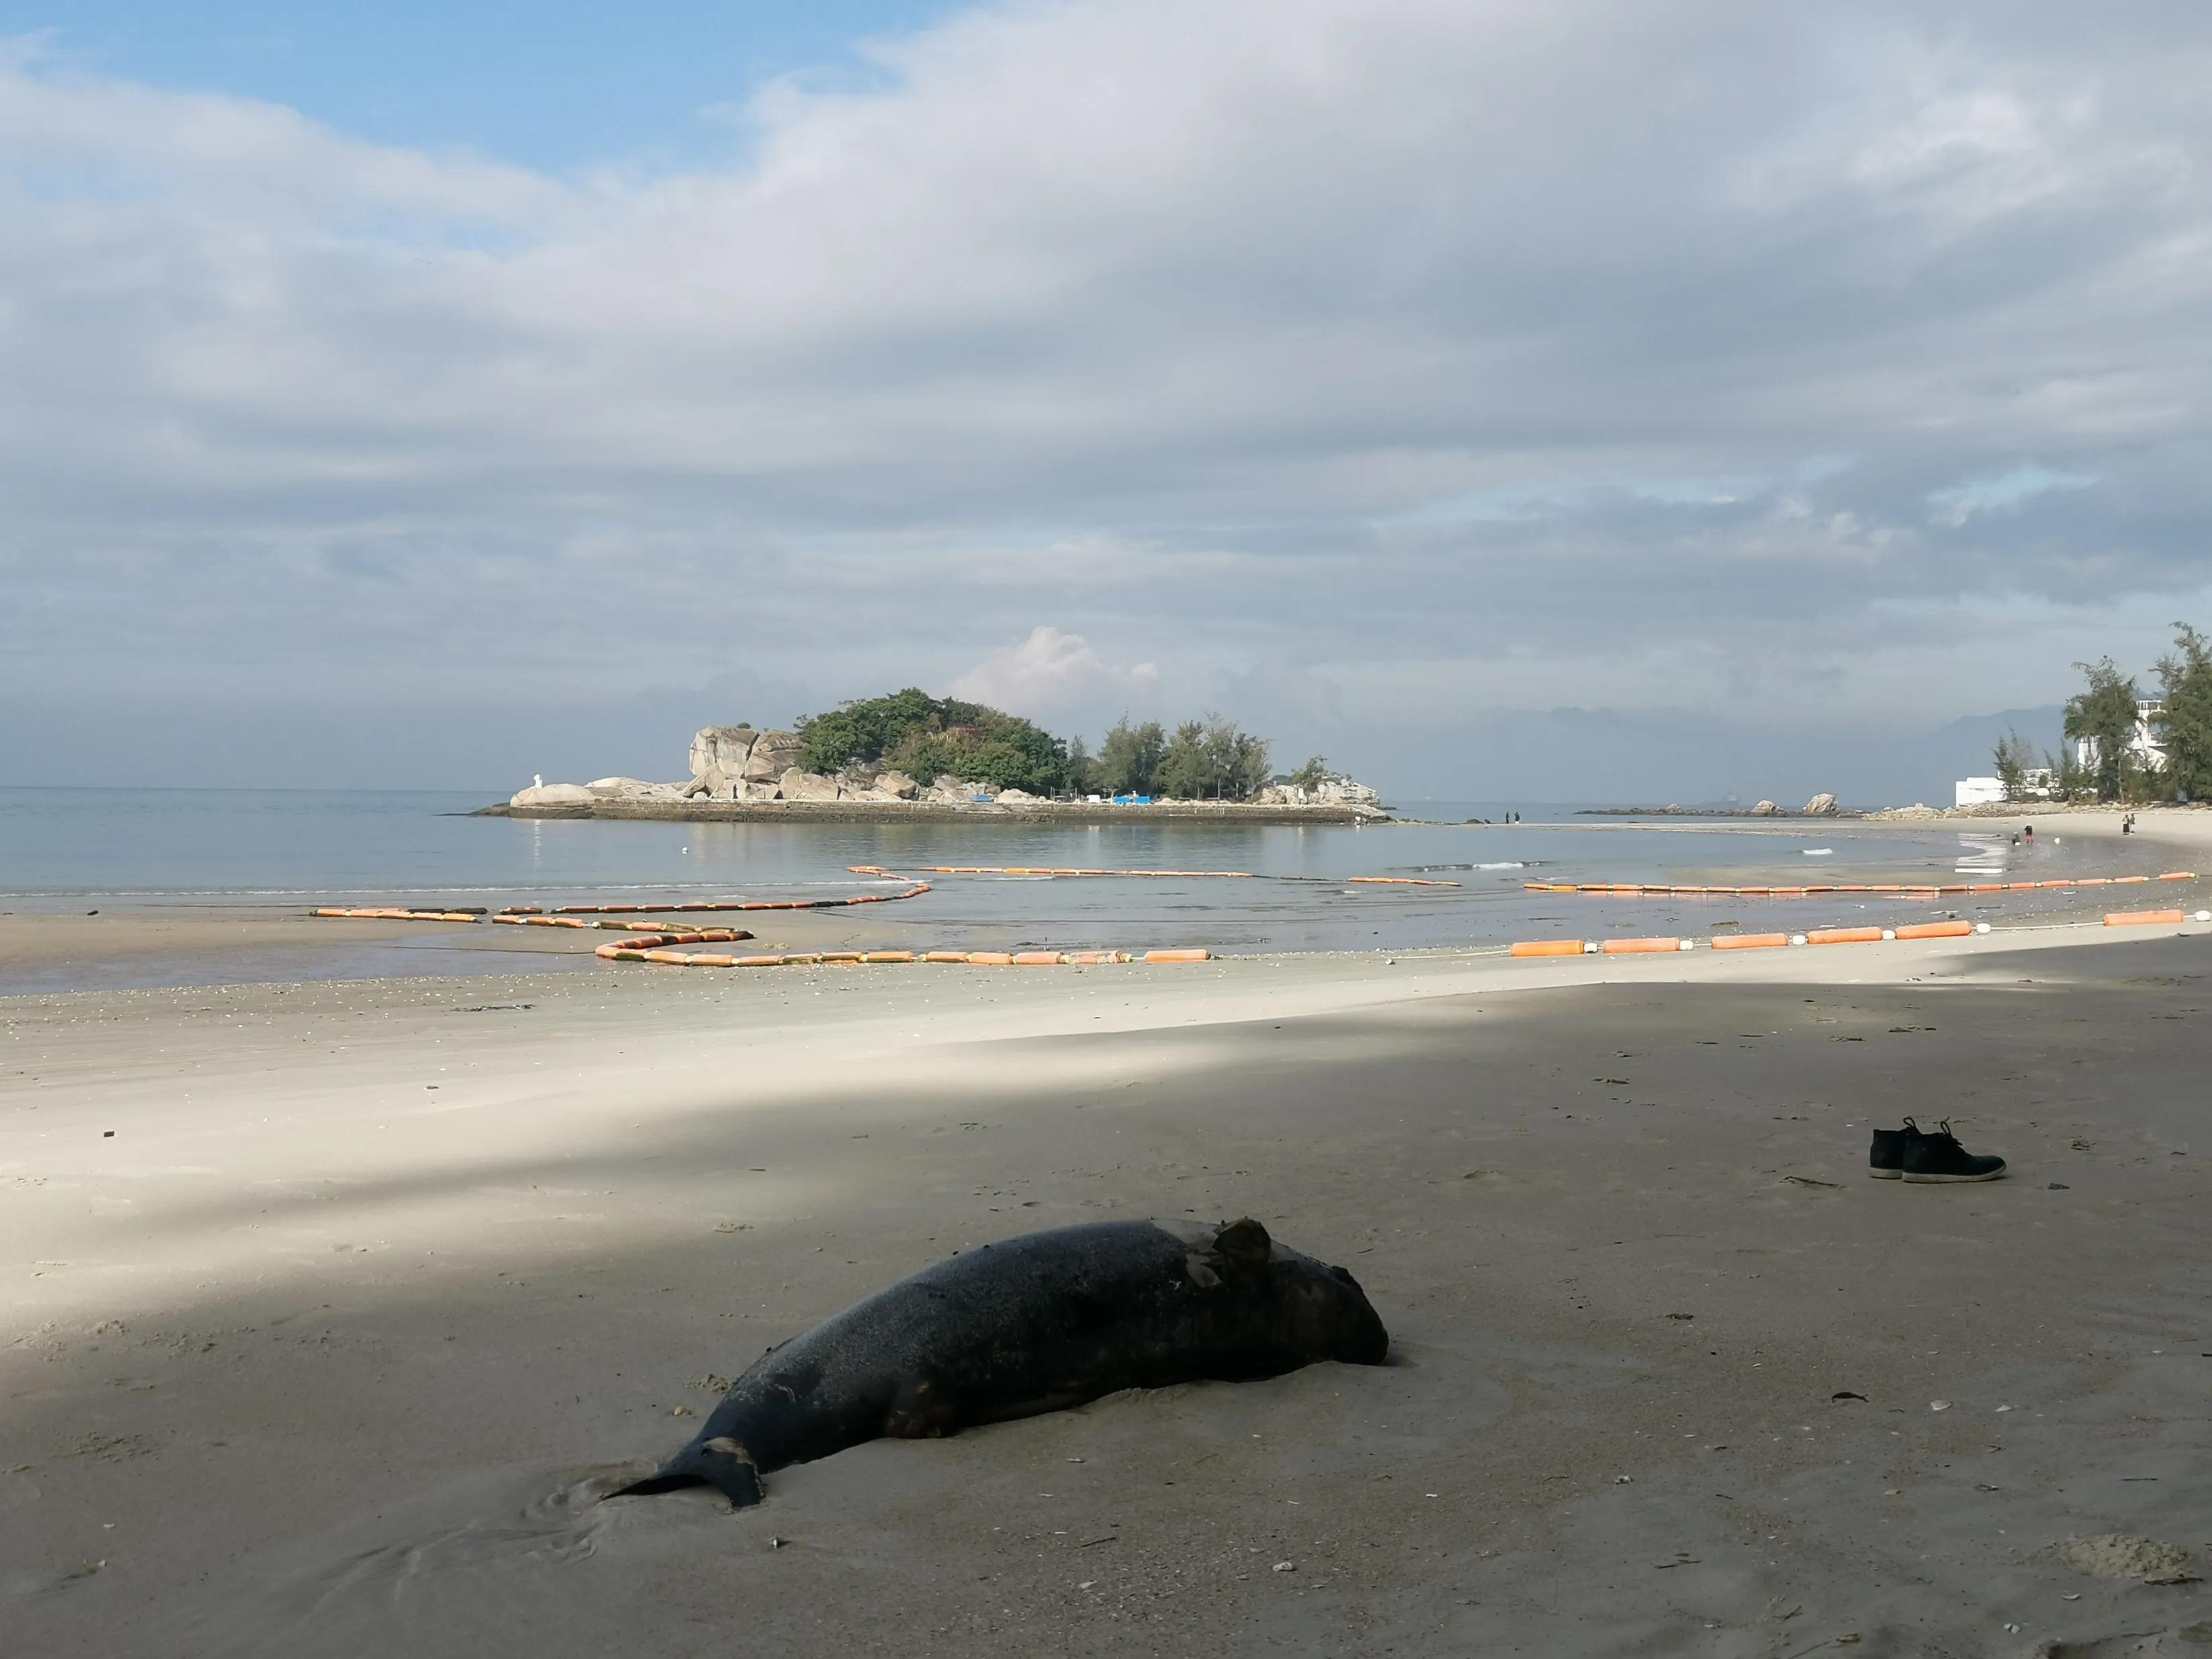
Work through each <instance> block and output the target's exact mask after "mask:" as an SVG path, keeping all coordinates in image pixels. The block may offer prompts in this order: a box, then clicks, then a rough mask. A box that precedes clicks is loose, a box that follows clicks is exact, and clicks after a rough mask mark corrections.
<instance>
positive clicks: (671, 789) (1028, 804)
mask: <svg viewBox="0 0 2212 1659" xmlns="http://www.w3.org/2000/svg"><path fill="white" fill-rule="evenodd" d="M800 746H801V740H800V738H799V733H798V732H782V731H775V730H766V729H762V728H759V727H756V726H748V725H744V724H742V723H741V724H739V725H736V726H702V727H700V729H699V730H698V731H697V732H695V733H694V734H693V736H692V738H691V751H690V763H691V775H690V777H689V778H688V779H686V780H685V781H683V782H681V783H654V782H651V781H647V780H646V779H643V778H631V777H608V778H595V779H593V780H592V781H591V782H590V783H535V784H532V786H531V787H529V788H527V789H519V790H517V791H516V792H515V793H514V794H513V797H512V798H511V799H509V800H508V801H507V806H506V808H505V809H504V810H506V811H516V812H523V813H526V814H529V815H532V816H534V817H589V816H591V815H592V809H593V808H597V807H605V808H609V809H620V808H632V809H640V810H635V811H627V812H622V811H610V812H609V814H608V815H609V816H623V817H636V816H645V817H653V816H669V817H682V816H685V814H684V813H681V812H668V813H659V814H657V813H654V812H653V811H650V810H648V809H650V808H653V807H655V806H662V807H671V808H678V807H683V806H685V805H691V804H695V803H707V802H729V803H732V804H733V805H745V804H758V805H769V804H775V805H784V804H788V805H795V806H826V805H834V804H842V803H854V804H856V805H870V806H876V807H890V806H896V805H909V806H934V807H949V806H957V807H964V808H967V809H969V810H970V811H975V810H988V809H1007V808H1017V809H1018V808H1028V809H1032V810H1051V811H1069V810H1073V808H1072V807H1070V806H1069V805H1067V804H1066V803H1060V804H1058V805H1055V803H1054V800H1053V799H1052V798H1051V797H1050V796H1047V795H1039V794H1033V793H1030V791H1028V790H1026V789H1015V788H1000V787H997V786H995V785H993V784H989V783H985V782H981V781H978V780H976V779H974V778H963V777H958V776H956V775H953V774H951V773H950V772H943V773H939V774H938V775H937V776H936V777H934V778H933V779H932V780H931V781H930V782H929V783H928V784H927V786H924V785H923V784H922V783H921V781H919V780H918V779H916V778H915V777H914V776H913V775H911V774H909V773H907V772H902V771H900V770H898V769H896V768H893V767H886V766H879V765H878V766H870V765H864V764H855V765H853V766H849V767H848V768H847V769H845V770H844V771H842V772H841V773H837V774H836V775H831V774H828V773H822V772H810V771H808V770H807V769H805V768H804V767H802V766H801V765H799V749H800ZM1381 799H1382V798H1381V796H1380V795H1379V794H1378V793H1376V791H1375V790H1373V789H1371V788H1370V787H1368V786H1367V785H1365V784H1364V783H1358V782H1355V781H1353V780H1352V779H1350V778H1346V777H1342V776H1339V775H1334V774H1332V775H1328V776H1327V777H1324V778H1323V779H1322V780H1321V781H1320V782H1319V783H1318V785H1316V787H1311V788H1307V787H1301V786H1299V785H1297V784H1293V783H1291V782H1289V781H1287V780H1285V781H1282V782H1281V783H1279V785H1277V786H1276V787H1270V788H1267V789H1263V790H1261V792H1260V793H1259V794H1258V795H1257V797H1255V799H1254V800H1253V801H1251V802H1249V803H1247V804H1246V805H1249V806H1259V807H1270V806H1272V807H1291V808H1295V807H1309V808H1340V809H1343V810H1345V811H1349V812H1352V813H1354V814H1357V815H1358V816H1361V817H1384V816H1386V815H1385V814H1384V813H1383V812H1382V811H1380V809H1379V805H1378V803H1379V802H1380V800H1381ZM1155 805H1158V806H1159V807H1161V808H1163V809H1170V808H1172V809H1176V810H1178V811H1199V810H1201V809H1206V808H1212V809H1213V810H1220V809H1219V805H1218V803H1211V802H1198V801H1186V802H1177V801H1171V800H1167V799H1160V800H1158V801H1157V802H1156V803H1155ZM488 810H500V809H488ZM1237 810H1244V809H1243V807H1239V808H1237ZM706 815H707V814H705V813H704V812H701V813H698V814H694V816H706Z"/></svg>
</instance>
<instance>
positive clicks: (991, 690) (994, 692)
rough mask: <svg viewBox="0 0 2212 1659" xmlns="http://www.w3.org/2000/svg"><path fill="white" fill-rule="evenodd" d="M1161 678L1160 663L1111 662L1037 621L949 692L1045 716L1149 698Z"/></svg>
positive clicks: (1080, 639)
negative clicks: (1118, 664)
mask: <svg viewBox="0 0 2212 1659" xmlns="http://www.w3.org/2000/svg"><path fill="white" fill-rule="evenodd" d="M1159 679H1160V671H1159V665H1158V664H1157V663H1150V662H1139V663H1132V664H1130V665H1127V667H1121V666H1116V665H1111V664H1109V663H1108V662H1107V661H1106V660H1105V659H1103V658H1102V657H1100V656H1099V654H1098V653H1097V652H1096V651H1094V650H1093V649H1091V646H1090V644H1089V642H1088V641H1085V639H1084V637H1083V635H1080V634H1063V633H1062V632H1060V629H1057V628H1053V627H1049V626H1047V625H1046V624H1043V623H1039V624H1038V625H1037V626H1036V627H1035V628H1032V629H1030V631H1029V635H1028V637H1027V638H1025V639H1024V640H1022V641H1020V642H1019V643H1018V644H1014V645H1009V646H1006V647H1002V648H1001V649H1000V650H997V651H994V652H993V653H991V654H990V655H989V656H987V657H986V658H984V659H983V660H982V661H981V662H979V663H977V664H976V665H975V666H974V667H973V668H970V669H969V670H968V671H967V672H965V673H964V674H962V675H960V676H959V677H958V678H956V679H955V680H953V681H952V682H951V684H949V685H947V686H946V687H945V696H951V697H962V698H965V699H966V700H967V701H969V702H981V703H988V704H990V705H991V706H992V707H994V708H1010V709H1016V710H1020V711H1024V712H1029V713H1036V714H1054V713H1057V712H1059V711H1060V710H1063V709H1079V710H1082V711H1085V712H1089V711H1090V710H1091V709H1093V708H1097V707H1098V706H1099V705H1101V704H1102V703H1108V702H1113V701H1114V699H1115V698H1116V697H1121V698H1130V699H1138V700H1141V701H1148V700H1149V699H1150V698H1151V697H1152V696H1153V695H1154V694H1155V693H1156V692H1157V691H1158V687H1159Z"/></svg>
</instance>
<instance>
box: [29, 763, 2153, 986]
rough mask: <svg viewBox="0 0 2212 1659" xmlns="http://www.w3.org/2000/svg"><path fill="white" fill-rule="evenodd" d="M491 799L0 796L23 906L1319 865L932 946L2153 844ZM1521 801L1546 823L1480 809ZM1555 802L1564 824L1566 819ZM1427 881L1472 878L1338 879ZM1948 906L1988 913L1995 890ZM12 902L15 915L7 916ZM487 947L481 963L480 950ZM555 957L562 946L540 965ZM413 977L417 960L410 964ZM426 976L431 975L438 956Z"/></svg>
mask: <svg viewBox="0 0 2212 1659" xmlns="http://www.w3.org/2000/svg"><path fill="white" fill-rule="evenodd" d="M482 804H483V797H481V796H477V795H470V794H447V793H396V792H365V791H364V792H341V791H307V790H267V791H250V790H137V791H130V792H123V793H118V792H113V791H106V790H77V789H23V788H4V789H0V908H4V909H14V910H15V911H17V912H18V913H21V912H24V911H30V910H38V909H47V908H52V909H61V908H74V907H76V906H78V905H81V904H82V905H89V904H91V903H95V902H101V901H106V902H110V903H115V904H126V903H127V904H147V903H153V904H162V905H203V906H204V905H222V906H225V907H230V906H235V905H238V904H241V903H243V904H249V905H264V904H265V905H270V906H279V907H286V908H289V907H293V906H306V905H309V904H315V903H327V902H335V901H338V900H357V901H364V902H366V901H381V902H429V901H433V900H441V899H442V900H447V901H450V902H454V903H460V904H471V905H489V906H496V905H498V904H501V903H506V902H517V903H531V904H550V903H559V902H588V901H591V900H594V899H598V900H615V899H627V900H635V899H638V898H641V897H660V896H666V897H671V898H678V897H682V898H714V897H755V896H781V895H789V896H805V894H808V893H812V892H822V891H825V890H839V891H850V890H857V889H860V888H862V887H864V886H865V885H866V882H867V879H868V878H863V877H856V876H854V875H852V874H850V873H848V872H847V870H846V866H848V865H854V864H872V865H881V866H886V867H888V868H890V869H893V870H906V869H912V868H914V867H915V866H921V865H927V864H991V865H1058V866H1105V867H1148V866H1149V867H1173V868H1182V869H1227V870H1248V871H1251V872H1255V873H1258V874H1261V875H1271V876H1295V877H1302V878H1309V879H1306V880H1302V881H1297V882H1279V881H1221V880H1214V881H1201V880H1177V879H1142V880H1116V881H1101V880H1054V879H1051V878H1033V877H943V878H938V877H932V878H930V879H931V880H932V881H933V883H935V884H936V885H935V890H933V892H932V893H930V894H929V895H928V896H926V897H923V898H921V899H918V900H915V901H913V902H910V903H906V904H901V905H897V906H884V907H883V908H881V909H878V910H875V911H872V912H871V913H870V917H869V919H870V921H871V923H872V924H873V923H876V922H878V921H881V922H882V923H883V924H884V925H885V926H887V927H899V928H903V929H906V930H908V931H910V932H912V933H914V935H915V942H917V943H927V944H933V945H937V944H941V945H945V946H947V947H951V948H957V947H960V946H962V945H981V944H986V943H988V944H992V945H999V944H1001V943H1012V944H1015V945H1037V946H1044V947H1061V948H1077V947H1082V946H1123V947H1130V948H1143V947H1149V946H1159V945H1182V944H1196V945H1209V946H1212V947H1213V948H1215V949H1218V950H1223V951H1270V950H1361V949H1374V948H1386V949H1405V948H1417V947H1422V946H1437V945H1445V946H1449V945H1477V944H1494V943H1497V942H1499V941H1502V940H1506V939H1514V938H1527V937H1531V936H1534V935H1541V934H1561V933H1579V934H1581V935H1583V936H1584V937H1598V936H1601V935H1602V934H1603V933H1607V932H1616V933H1617V932H1642V933H1666V932H1673V931H1676V930H1683V931H1690V930H1694V929H1698V928H1700V927H1710V926H1711V925H1713V924H1714V923H1716V922H1717V921H1726V920H1729V919H1739V920H1741V921H1746V922H1747V923H1757V924H1760V925H1771V926H1776V927H1803V926H1808V925H1818V924H1819V923H1820V922H1822V921H1835V920H1844V921H1864V920H1867V919H1868V918H1869V913H1870V912H1871V913H1875V914H1878V915H1880V916H1881V918H1883V919H1888V918H1891V917H1896V918H1899V919H1906V918H1910V917H1913V916H1918V915H1927V914H1931V913H1935V912H1936V911H1937V909H1938V907H1937V906H1936V904H1935V903H1933V902H1930V901H1928V900H1925V899H1923V900H1917V901H1914V900H1907V899H1896V898H1887V899H1867V898H1863V897H1862V898H1852V897H1847V896H1835V897H1830V898H1822V899H1808V900H1803V901H1778V900H1776V901H1748V900H1740V899H1703V900H1666V899H1634V900H1630V899H1621V900H1613V899H1595V898H1587V897H1571V896H1561V895H1553V894H1541V893H1530V892H1528V891H1526V890H1524V889H1523V887H1522V883H1523V882H1524V881H1528V880H1559V881H1666V882H1726V883H1731V884H1736V883H1741V884H1760V883H1788V882H1802V881H1807V880H1812V881H1820V880H1824V879H1825V880H1829V881H1846V880H1860V881H1910V880H1921V879H1925V880H1957V879H1960V878H1962V876H1963V877H1964V878H1978V879H1984V880H1988V879H1995V878H2000V877H2010V878H2020V877H2021V875H2022V874H2027V875H2033V876H2056V875H2062V874H2102V873H2118V872H2122V871H2124V870H2126V869H2130V868H2132V867H2134V866H2136V864H2139V863H2140V862H2141V859H2140V857H2139V856H2137V857H2130V850H2131V849H2119V848H2112V846H2110V845H2109V844H2099V843H2091V842H2082V843H2080V844H2078V845H2069V844H2066V843H2065V842H2064V840H2063V835H2062V836H2060V837H2058V838H2057V840H2056V842H2050V841H2046V842H2045V844H2041V845H2038V846H2036V847H2035V848H2018V849H2016V848H2012V847H2011V846H2010V844H2009V840H2008V836H2005V835H2003V834H2001V833H1991V832H1986V831H1984V830H1982V829H1979V828H1977V829H1975V830H1974V831H1973V832H1972V833H1963V834H1962V833H1961V832H1960V829H1959V828H1958V827H1957V826H1953V825H1931V826H1929V828H1927V829H1899V828H1897V827H1895V826H1889V825H1885V826H1881V827H1880V828H1873V827H1863V826H1855V825H1854V824H1853V823H1851V822H1850V821H1849V820H1841V821H1835V822H1830V823H1796V822H1785V823H1759V822H1758V821H1756V820H1745V821H1731V822H1715V821H1704V820H1692V821H1688V822H1685V821H1683V820H1680V819H1675V820H1661V821H1656V822H1644V821H1634V820H1622V819H1615V818H1598V819H1591V818H1583V819H1579V820H1577V819H1576V818H1575V817H1573V816H1572V813H1573V811H1574V809H1573V808H1572V807H1571V806H1561V805H1546V804H1544V803H1538V802H1528V803H1506V804H1501V803H1495V802H1492V803H1478V802H1420V801H1413V802H1401V803H1398V806H1399V810H1400V811H1401V812H1403V813H1405V814H1407V816H1409V817H1424V818H1430V819H1440V820H1449V821H1448V822H1442V823H1400V824H1395V825H1389V826H1369V827H1364V828H1357V827H1352V826H1349V825H1345V826H1338V825H1327V826H1297V827H1275V826H1260V825H1248V824H1232V823H1203V822H1197V823H1191V822H1185V823H1126V824H1102V825H1083V826H1073V827H1062V826H1055V825H1038V824H1027V823H993V822H990V821H988V820H983V821H969V822H957V823H941V822H940V823H911V824H896V823H890V824H885V823H867V824H856V823H835V824H832V823H823V824H784V823H770V824H757V823H617V822H590V821H585V822H575V821H565V822H564V821H544V820H529V819H517V818H477V817H467V816H465V814H466V813H468V812H469V811H471V810H472V809H473V808H475V807H477V806H478V805H482ZM1509 810H1517V811H1521V812H1522V813H1523V814H1524V816H1526V817H1528V818H1531V819H1536V820H1540V821H1539V822H1535V823H1523V824H1517V825H1505V824H1492V825H1488V826H1485V825H1477V824H1466V823H1460V822H1457V820H1461V819H1464V818H1468V817H1490V818H1498V817H1503V816H1504V813H1505V812H1506V811H1509ZM1547 820H1548V821H1547ZM1352 875H1427V876H1430V877H1432V878H1437V879H1445V880H1452V881H1456V882H1458V883H1460V885H1459V886H1458V887H1456V888H1443V889H1435V888H1393V887H1363V886H1348V885H1343V884H1341V882H1342V878H1345V877H1346V876H1352ZM1942 905H1943V906H1945V907H1950V908H1961V909H1962V910H1964V911H1966V912H1967V913H1970V914H1971V913H1973V912H1974V911H1976V910H1978V909H1980V908H1990V909H1995V908H2001V906H2002V902H2001V901H1999V900H1997V899H1996V898H1994V897H1990V898H1984V899H1977V900H1974V901H1972V902H1970V903H1964V904H1962V902H1961V900H1960V899H1958V898H1947V899H1945V900H1944V901H1942ZM5 925H6V924H5V921H4V919H0V927H4V926H5ZM474 965H475V964H472V966H474ZM529 965H535V966H543V965H544V964H543V959H542V958H541V959H538V961H537V962H536V963H532V964H529ZM390 971H403V969H391V970H390ZM405 971H422V968H421V966H420V965H419V963H418V964H417V965H416V967H414V968H413V969H405Z"/></svg>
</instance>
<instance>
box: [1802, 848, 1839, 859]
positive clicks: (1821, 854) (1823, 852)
mask: <svg viewBox="0 0 2212 1659" xmlns="http://www.w3.org/2000/svg"><path fill="white" fill-rule="evenodd" d="M1797 850H1798V851H1799V852H1801V853H1802V854H1804V855H1805V856H1806V857H1807V858H1808V859H1832V858H1833V857H1835V855H1836V849H1835V848H1832V847H1801V848H1798V849H1797Z"/></svg>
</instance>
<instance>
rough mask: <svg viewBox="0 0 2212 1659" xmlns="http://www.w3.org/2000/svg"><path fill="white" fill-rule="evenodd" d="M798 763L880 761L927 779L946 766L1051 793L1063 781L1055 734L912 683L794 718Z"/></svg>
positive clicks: (828, 769)
mask: <svg viewBox="0 0 2212 1659" xmlns="http://www.w3.org/2000/svg"><path fill="white" fill-rule="evenodd" d="M1067 759H1068V757H1067V752H1066V750H1065V749H1064V748H1062V747H1061V745H1060V739H1059V738H1055V737H1054V736H1053V735H1052V734H1051V733H1050V732H1046V731H1044V730H1042V728H1040V727H1039V726H1035V725H1033V724H1032V723H1030V721H1028V720H1024V719H1022V718H1021V717H1020V716H1019V715H1018V714H1007V713H1006V712H1005V711H1004V710H1003V709H998V708H988V707H987V706H985V705H984V704H982V703H980V702H961V701H960V700H958V699H957V698H953V697H933V696H930V695H929V694H928V693H927V692H925V691H921V690H917V689H916V688H915V687H913V686H908V687H907V688H906V689H905V690H902V691H894V692H892V693H891V694H890V696H884V697H869V698H866V699H864V700H858V701H854V702H842V703H840V704H838V705H837V707H836V708H833V709H830V710H829V712H828V713H826V714H810V715H808V716H806V717H805V719H803V720H800V721H799V764H800V765H801V766H803V767H805V769H807V770H808V771H810V772H821V773H825V774H827V773H835V772H840V771H842V770H844V769H846V768H847V767H850V766H886V767H896V769H898V770H900V771H902V772H905V773H907V774H908V775H911V776H913V777H915V778H918V779H921V781H924V782H927V781H931V780H932V779H934V778H937V777H939V776H941V775H944V774H946V773H951V775H954V776H956V777H958V778H962V779H964V780H969V781H975V782H978V783H987V784H989V785H991V786H992V787H994V788H998V789H1026V790H1028V791H1029V792H1030V793H1031V794H1037V795H1052V794H1057V793H1060V790H1061V789H1062V788H1064V787H1066V783H1067Z"/></svg>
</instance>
